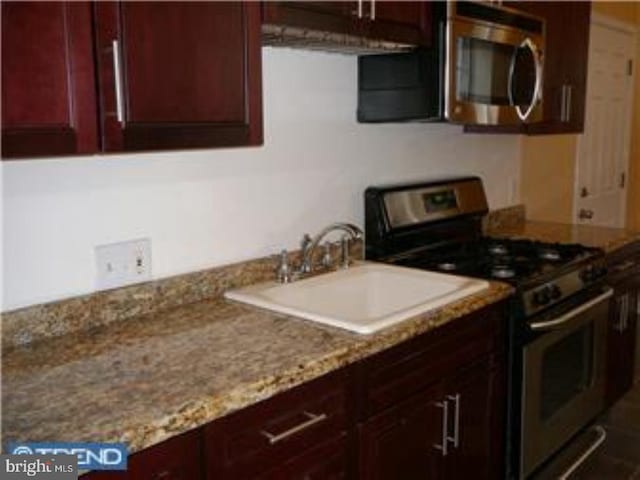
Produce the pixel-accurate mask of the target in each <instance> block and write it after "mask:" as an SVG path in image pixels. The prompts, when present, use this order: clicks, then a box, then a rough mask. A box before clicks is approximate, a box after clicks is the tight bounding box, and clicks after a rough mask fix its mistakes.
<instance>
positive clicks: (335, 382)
mask: <svg viewBox="0 0 640 480" xmlns="http://www.w3.org/2000/svg"><path fill="white" fill-rule="evenodd" d="M346 378H347V377H346V374H345V373H344V372H336V373H334V374H330V375H327V376H325V377H322V378H320V379H318V380H315V381H313V382H311V383H308V384H304V385H302V386H299V387H296V388H294V389H293V390H290V391H287V392H285V393H282V394H280V395H277V396H276V397H274V398H271V399H268V400H265V401H263V402H260V403H258V404H257V405H254V406H253V407H250V408H248V409H245V410H242V411H240V412H237V413H235V414H232V415H229V416H226V417H223V418H221V419H219V420H217V421H215V422H213V423H212V424H210V425H209V426H208V427H206V428H205V456H206V457H207V463H208V470H207V475H208V477H207V478H209V479H217V478H220V477H221V476H222V477H225V478H226V477H227V476H228V477H229V478H244V477H253V476H255V475H256V474H257V473H259V472H265V471H268V470H271V469H273V468H274V467H276V466H280V465H283V464H284V463H285V462H287V461H289V460H290V459H293V457H294V456H296V455H299V454H300V453H302V452H304V451H305V450H307V449H310V448H311V447H313V446H315V445H317V444H319V443H320V442H323V441H325V440H327V439H329V438H332V437H335V436H337V435H340V434H341V433H342V432H344V431H346V430H347V428H348V418H349V415H348V410H347V388H346Z"/></svg>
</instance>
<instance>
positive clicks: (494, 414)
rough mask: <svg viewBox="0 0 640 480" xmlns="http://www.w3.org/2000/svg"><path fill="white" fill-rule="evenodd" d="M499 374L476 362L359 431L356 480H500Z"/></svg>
mask: <svg viewBox="0 0 640 480" xmlns="http://www.w3.org/2000/svg"><path fill="white" fill-rule="evenodd" d="M502 374H503V369H501V368H495V367H494V366H492V365H491V362H490V361H489V360H485V361H482V362H481V363H479V364H478V365H475V366H473V367H471V368H469V369H467V370H466V371H465V372H463V373H462V374H461V375H459V376H457V377H455V378H452V379H450V380H445V381H443V382H440V383H438V384H437V385H435V386H433V387H432V388H429V389H426V390H424V391H423V392H421V393H419V394H416V395H414V396H413V397H411V399H409V400H407V401H405V402H402V403H401V404H400V405H398V406H396V407H392V408H390V409H388V410H386V411H385V412H383V413H381V414H379V415H377V416H375V417H374V418H372V419H371V420H369V421H367V422H366V423H364V424H363V425H361V427H360V430H359V433H360V472H361V478H363V479H367V480H374V479H375V480H384V479H388V480H395V479H398V478H402V479H406V480H411V479H416V480H418V479H420V480H423V479H431V478H444V479H465V478H474V479H487V480H490V479H495V478H500V473H501V472H502V461H501V459H502V458H503V456H502V452H503V449H502V438H503V436H502V435H503V430H504V423H503V418H504V417H503V416H502V411H503V408H502V406H503V404H502V399H503V398H504V392H503V391H502V390H501V388H500V386H499V384H500V383H502V380H501V379H500V378H501V375H502Z"/></svg>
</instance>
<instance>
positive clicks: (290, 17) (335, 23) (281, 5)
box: [262, 1, 363, 33]
mask: <svg viewBox="0 0 640 480" xmlns="http://www.w3.org/2000/svg"><path fill="white" fill-rule="evenodd" d="M362 9H363V7H360V12H362V11H363V10H362ZM262 17H263V21H264V23H267V24H276V25H287V26H294V27H301V28H312V29H318V30H328V31H330V32H337V33H348V32H353V31H355V29H356V28H357V25H356V21H357V17H358V7H357V5H356V2H300V1H298V2H262Z"/></svg>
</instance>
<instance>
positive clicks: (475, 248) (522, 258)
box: [394, 237, 601, 287]
mask: <svg viewBox="0 0 640 480" xmlns="http://www.w3.org/2000/svg"><path fill="white" fill-rule="evenodd" d="M599 256H601V251H600V250H599V249H596V248H589V247H584V246H582V245H577V244H559V243H545V242H539V241H532V240H515V239H499V238H490V237H480V238H478V239H477V240H473V241H467V242H459V243H452V244H448V245H443V246H440V247H435V248H431V249H428V250H426V251H422V252H419V253H414V254H411V255H408V256H405V257H400V258H398V259H397V260H396V261H394V263H396V264H399V265H404V266H408V267H414V268H424V269H427V270H435V271H441V272H447V273H452V274H457V275H466V276H472V277H480V278H485V279H491V280H500V281H504V282H508V283H510V284H512V285H514V286H516V287H524V286H525V285H527V286H528V285H530V284H540V283H544V282H546V281H549V280H552V279H554V278H556V277H558V276H559V275H561V274H562V272H564V271H566V270H571V269H576V268H579V266H580V265H582V264H586V263H589V261H591V260H593V259H595V258H598V257H599Z"/></svg>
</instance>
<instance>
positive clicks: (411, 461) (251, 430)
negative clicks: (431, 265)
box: [83, 304, 506, 480]
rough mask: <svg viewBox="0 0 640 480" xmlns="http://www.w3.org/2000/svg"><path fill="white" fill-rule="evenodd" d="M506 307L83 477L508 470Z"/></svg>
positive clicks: (305, 479)
mask: <svg viewBox="0 0 640 480" xmlns="http://www.w3.org/2000/svg"><path fill="white" fill-rule="evenodd" d="M503 308H504V304H499V305H494V306H492V307H490V308H486V309H484V310H481V311H479V312H476V313H474V314H472V315H469V316H467V317H464V318H461V319H459V320H456V321H455V322H450V323H449V324H447V325H444V326H442V327H440V328H438V329H437V330H434V331H432V332H429V333H426V334H424V335H420V336H418V337H415V338H412V339H410V340H408V341H406V342H404V343H402V344H400V345H397V346H395V347H392V348H390V349H388V350H385V351H383V352H381V353H378V354H376V355H373V356H371V357H369V358H366V359H364V360H362V361H360V362H358V363H356V364H355V365H351V366H348V367H345V368H343V369H341V370H338V371H336V372H332V373H330V374H327V375H325V376H323V377H320V378H318V379H316V380H313V381H311V382H308V383H305V384H303V385H300V386H298V387H295V388H293V389H291V390H288V391H286V392H283V393H281V394H278V395H276V396H274V397H272V398H270V399H267V400H264V401H262V402H259V403H257V404H255V405H253V406H251V407H248V408H245V409H243V410H239V411H237V412H234V413H232V414H230V415H227V416H225V417H222V418H220V419H217V420H215V421H213V422H211V423H210V424H208V425H205V426H204V427H202V428H200V429H196V430H194V431H192V432H189V433H187V434H183V435H180V436H178V437H175V438H172V439H170V440H168V441H166V442H164V443H162V444H160V445H157V446H154V447H151V448H149V449H146V450H144V451H142V452H139V453H136V454H134V455H132V456H131V458H130V462H129V464H130V465H129V466H130V468H129V470H128V471H127V472H122V473H99V472H96V473H90V474H89V475H87V476H86V477H83V478H85V480H101V479H103V480H104V479H127V480H129V479H135V480H147V479H148V480H161V479H162V480H195V479H203V480H224V479H233V480H239V479H256V480H257V479H259V480H275V479H280V480H284V479H286V480H298V479H299V480H314V479H318V480H331V479H336V480H337V479H366V480H370V479H371V480H373V479H376V480H386V479H388V480H398V479H402V480H412V479H416V480H417V479H421V480H422V479H465V478H474V479H478V480H483V479H486V480H490V479H491V480H492V479H495V478H501V477H503V476H504V473H503V465H504V464H505V462H504V454H503V451H504V432H505V406H504V405H505V404H504V399H505V396H506V393H505V386H506V381H505V368H504V362H503V358H504V355H503V353H504V352H503V348H504V345H505V334H504V319H505V318H506V316H505V315H504V311H503Z"/></svg>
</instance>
